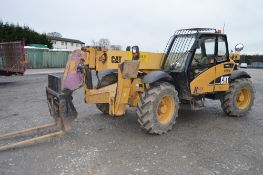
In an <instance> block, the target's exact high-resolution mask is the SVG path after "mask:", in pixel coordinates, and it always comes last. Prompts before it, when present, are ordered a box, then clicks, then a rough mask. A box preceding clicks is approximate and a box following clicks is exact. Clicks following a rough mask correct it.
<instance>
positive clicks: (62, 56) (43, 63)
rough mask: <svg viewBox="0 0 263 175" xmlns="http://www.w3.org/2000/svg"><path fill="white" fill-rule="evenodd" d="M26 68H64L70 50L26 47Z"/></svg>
mask: <svg viewBox="0 0 263 175" xmlns="http://www.w3.org/2000/svg"><path fill="white" fill-rule="evenodd" d="M25 50H26V55H27V58H28V68H38V69H39V68H64V67H65V65H66V62H67V59H68V56H69V54H70V53H71V52H70V51H53V50H49V49H42V48H26V49H25Z"/></svg>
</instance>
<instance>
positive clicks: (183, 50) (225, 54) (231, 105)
mask: <svg viewBox="0 0 263 175" xmlns="http://www.w3.org/2000/svg"><path fill="white" fill-rule="evenodd" d="M92 74H96V76H97V78H98V83H97V85H95V86H94V85H93V80H92ZM250 78H251V77H250V75H248V74H247V73H246V72H244V71H242V70H238V68H237V66H236V65H235V62H234V61H233V60H232V59H230V55H229V50H228V42H227V36H226V35H225V34H222V33H220V32H218V31H217V30H215V29H208V28H194V29H183V30H178V31H176V32H175V34H174V35H173V36H172V37H171V38H170V40H169V42H168V44H167V47H166V49H165V52H164V53H150V52H140V51H139V47H138V46H133V47H127V49H126V51H112V50H107V49H106V48H102V47H84V48H82V50H77V51H74V52H73V53H72V54H71V57H70V58H69V60H68V63H67V66H66V69H65V72H64V77H63V79H62V80H61V79H60V78H59V77H56V76H53V75H49V76H48V80H49V81H48V87H47V88H46V92H47V99H48V106H49V109H50V114H51V116H53V118H54V119H55V124H56V125H59V126H60V128H61V131H62V133H64V132H65V131H67V130H68V129H69V126H70V123H71V122H72V121H73V120H74V119H75V118H76V117H77V112H76V109H75V107H74V105H73V103H72V99H73V98H72V92H73V91H74V90H75V89H77V88H79V87H81V86H83V90H84V101H85V103H89V104H96V107H97V108H98V109H99V110H100V111H101V112H103V113H105V114H107V115H110V116H122V115H124V114H125V110H126V108H127V106H130V107H136V108H137V115H138V122H139V123H140V125H141V127H142V128H144V129H145V130H146V131H147V132H148V133H152V134H164V133H166V132H167V131H169V130H171V129H172V126H173V125H174V124H175V122H176V118H177V116H178V109H179V107H180V105H181V104H185V103H187V104H189V105H190V106H191V108H192V109H198V108H200V107H203V106H204V99H205V98H209V99H214V100H220V101H221V106H222V109H223V111H224V112H225V113H226V114H227V115H228V116H236V117H239V116H243V115H246V114H247V112H248V111H249V110H250V108H251V106H252V105H253V101H254V89H253V86H252V83H251V81H250V80H249V79H250ZM59 134H61V133H59ZM33 139H34V138H33ZM40 140H42V138H40V139H39V140H38V138H36V140H34V141H40ZM26 143H27V142H26ZM26 143H23V144H20V145H19V146H21V145H25V144H26ZM30 143H32V140H31V142H30ZM12 147H16V145H13V146H12ZM8 148H9V147H8ZM5 149H7V147H5ZM0 150H1V148H0Z"/></svg>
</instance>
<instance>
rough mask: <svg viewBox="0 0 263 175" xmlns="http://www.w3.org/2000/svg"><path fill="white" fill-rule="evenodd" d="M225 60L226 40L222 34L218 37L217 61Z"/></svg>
mask: <svg viewBox="0 0 263 175" xmlns="http://www.w3.org/2000/svg"><path fill="white" fill-rule="evenodd" d="M226 60H227V50H226V41H225V38H224V37H222V36H219V37H218V51H217V57H216V61H217V62H222V61H226Z"/></svg>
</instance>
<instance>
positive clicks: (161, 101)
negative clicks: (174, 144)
mask: <svg viewBox="0 0 263 175" xmlns="http://www.w3.org/2000/svg"><path fill="white" fill-rule="evenodd" d="M178 109H179V98H178V93H177V91H176V90H175V88H174V86H172V85H171V84H169V83H160V84H156V85H154V86H153V87H152V88H150V89H148V90H145V91H144V92H143V93H142V95H141V99H140V101H139V103H138V106H137V115H138V122H139V123H140V124H141V127H142V128H144V129H145V130H146V131H147V132H148V133H151V134H159V135H161V134H164V133H167V132H168V131H169V130H171V129H172V127H173V125H174V124H175V122H176V117H177V116H178Z"/></svg>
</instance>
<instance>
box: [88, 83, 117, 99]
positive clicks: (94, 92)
mask: <svg viewBox="0 0 263 175" xmlns="http://www.w3.org/2000/svg"><path fill="white" fill-rule="evenodd" d="M116 88H117V83H115V84H112V85H109V86H106V87H103V88H100V89H87V88H84V91H85V102H86V103H110V99H111V98H113V97H115V95H116Z"/></svg>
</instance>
